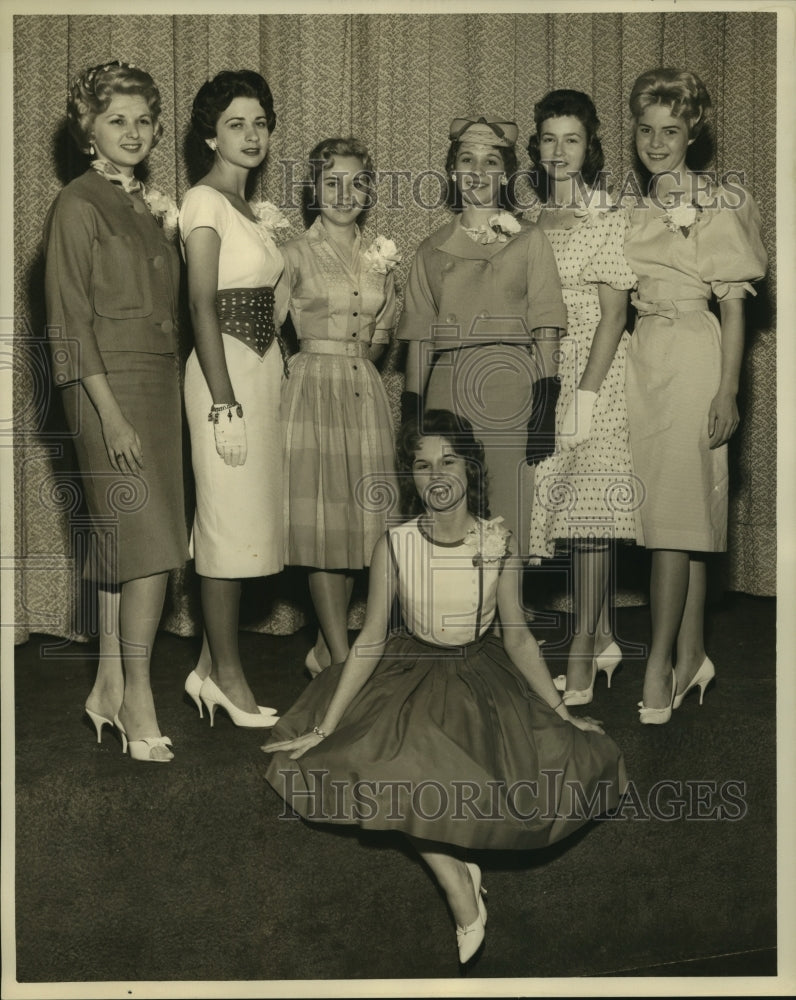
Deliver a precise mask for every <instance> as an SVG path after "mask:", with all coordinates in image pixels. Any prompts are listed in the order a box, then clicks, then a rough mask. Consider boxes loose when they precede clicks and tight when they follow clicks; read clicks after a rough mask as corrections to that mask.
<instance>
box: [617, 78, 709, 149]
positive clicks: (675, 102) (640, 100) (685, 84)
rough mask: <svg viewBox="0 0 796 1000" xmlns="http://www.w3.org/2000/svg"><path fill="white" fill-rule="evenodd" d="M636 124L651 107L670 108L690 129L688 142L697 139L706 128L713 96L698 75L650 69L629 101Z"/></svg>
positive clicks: (634, 88)
mask: <svg viewBox="0 0 796 1000" xmlns="http://www.w3.org/2000/svg"><path fill="white" fill-rule="evenodd" d="M628 103H629V104H630V112H631V114H632V115H633V118H634V120H636V121H638V119H639V118H640V117H641V115H642V114H643V113H644V112H645V111H646V110H647V108H648V107H650V105H652V104H663V105H665V106H666V107H668V108H671V113H672V115H673V116H674V117H675V118H682V119H684V120H685V122H686V123H687V125H688V135H689V138H691V139H695V138H696V137H697V136H698V135H699V133H700V132H701V131H702V129H703V128H704V127H705V124H706V113H707V111H708V109H709V108H710V94H708V91H707V88H706V87H705V84H704V83H703V82H702V81H701V80H700V79H699V77H698V76H697V75H696V73H691V72H689V71H688V70H680V69H663V68H661V69H651V70H648V71H647V72H646V73H642V74H641V76H640V77H639V78H638V79H637V80H636V82H635V83H634V84H633V90H632V91H631V93H630V98H629V100H628Z"/></svg>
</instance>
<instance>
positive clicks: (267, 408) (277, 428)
mask: <svg viewBox="0 0 796 1000" xmlns="http://www.w3.org/2000/svg"><path fill="white" fill-rule="evenodd" d="M201 227H207V228H210V229H213V230H215V232H217V233H218V235H219V237H220V239H221V250H220V255H219V262H218V288H219V290H223V289H253V288H273V286H274V285H275V284H276V283H277V281H278V279H279V276H280V275H281V273H282V268H283V261H282V255H281V254H280V252H279V250H278V249H277V247H276V244H275V243H274V241H273V239H272V237H271V235H270V233H269V231H268V230H267V229H266V227H265V226H264V225H263V224H262V223H259V224H258V223H255V222H252V221H250V220H249V219H248V218H246V216H245V215H242V214H241V213H240V212H238V211H237V209H235V208H234V207H233V206H232V204H231V203H230V202H229V201H228V200H227V199H226V198H225V197H224V195H223V194H221V192H219V191H216V190H215V189H214V188H211V187H208V186H207V185H197V186H196V187H193V188H191V189H190V190H189V191H188V192H187V194H186V195H185V198H184V200H183V203H182V206H181V208H180V237H181V242H182V248H183V254H184V252H185V241H186V240H187V239H188V237H189V236H190V234H191V233H192V232H193V231H194V229H198V228H201ZM262 321H263V324H264V325H270V326H271V327H272V328H273V313H271V315H270V316H267V317H263V318H262ZM221 337H222V341H223V344H224V355H225V357H226V362H227V368H228V370H229V375H230V379H231V381H232V388H233V390H234V392H235V397H236V399H237V401H238V402H239V403H241V404H242V406H243V413H244V419H245V421H246V438H247V447H248V454H247V457H246V462H245V464H243V465H239V466H234V467H233V466H230V465H227V464H226V463H225V462H224V460H223V459H222V458H221V456H220V455H219V454H218V453H217V451H216V446H215V435H214V431H213V424H212V423H211V422H210V421H209V420H208V419H207V415H208V413H209V412H210V407H211V406H212V403H213V400H212V397H211V395H210V389H209V387H208V385H207V382H206V380H205V377H204V374H203V373H202V368H201V365H200V364H199V358H198V357H197V354H196V351H195V350H193V351H192V352H191V354H190V356H189V358H188V361H187V364H186V369H185V390H184V391H185V410H186V415H187V418H188V427H189V429H190V434H191V460H192V463H193V472H194V479H195V482H196V513H195V516H194V523H193V533H192V537H191V545H192V550H193V554H194V558H195V560H196V572H197V573H199V574H200V575H201V576H211V577H219V578H226V579H236V578H243V577H255V576H267V575H269V574H272V573H278V572H279V571H280V570H281V569H283V567H284V560H283V531H282V426H281V421H280V412H279V407H280V392H281V386H282V380H283V377H284V375H283V363H282V354H281V350H280V345H279V343H278V342H277V340H276V338H274V339H273V340H272V341H271V343H270V345H269V346H268V348H267V350H266V351H265V353H264V354H263V355H262V356H260V355H259V353H258V352H257V351H256V350H254V349H253V346H252V347H250V346H248V345H247V343H246V342H245V341H244V340H243V339H240V338H237V337H234V336H230V335H228V334H226V333H222V335H221Z"/></svg>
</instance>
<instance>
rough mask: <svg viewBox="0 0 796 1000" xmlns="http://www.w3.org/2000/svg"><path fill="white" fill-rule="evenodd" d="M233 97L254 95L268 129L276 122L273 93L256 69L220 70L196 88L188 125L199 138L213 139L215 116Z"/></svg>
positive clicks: (271, 128) (218, 115)
mask: <svg viewBox="0 0 796 1000" xmlns="http://www.w3.org/2000/svg"><path fill="white" fill-rule="evenodd" d="M236 97H253V98H254V99H255V100H256V101H258V102H259V104H260V107H262V109H263V111H264V113H265V121H266V124H267V125H268V131H269V132H273V130H274V128H275V126H276V112H275V111H274V97H273V94H272V93H271V88H270V87H269V86H268V84H267V83H266V81H265V79H264V78H263V77H262V76H260V74H259V73H255V72H254V70H251V69H239V70H228V69H225V70H222V71H221V72H220V73H218V74H217V75H216V76H214V77H213V79H212V80H207V81H206V82H205V83H203V84H202V86H201V87H200V88H199V90H198V91H197V94H196V97H194V99H193V107H192V108H191V128H192V129H193V130H194V132H195V133H196V135H197V136H198V137H199V138H200V139H212V138H213V136H214V135H215V134H216V125H217V124H218V119H219V118H220V117H221V115H222V114H223V112H224V111H226V109H227V108H228V107H229V106H230V104H232V102H233V101H234V100H235V98H236Z"/></svg>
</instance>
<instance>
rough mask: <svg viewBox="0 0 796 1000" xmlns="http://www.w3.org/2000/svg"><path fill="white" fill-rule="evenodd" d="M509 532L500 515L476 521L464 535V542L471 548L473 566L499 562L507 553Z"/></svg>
mask: <svg viewBox="0 0 796 1000" xmlns="http://www.w3.org/2000/svg"><path fill="white" fill-rule="evenodd" d="M510 537H511V532H510V531H509V529H508V528H505V527H504V526H503V518H502V517H494V518H492V520H491V521H476V523H475V524H474V525H473V526H472V528H470V530H469V531H468V532H467V534H466V535H465V536H464V544H465V545H466V546H467V547H468V548H469V549H472V550H473V566H479V565H483V564H484V563H494V562H499V561H500V560H501V559H505V557H506V556H507V555H508V554H509V538H510Z"/></svg>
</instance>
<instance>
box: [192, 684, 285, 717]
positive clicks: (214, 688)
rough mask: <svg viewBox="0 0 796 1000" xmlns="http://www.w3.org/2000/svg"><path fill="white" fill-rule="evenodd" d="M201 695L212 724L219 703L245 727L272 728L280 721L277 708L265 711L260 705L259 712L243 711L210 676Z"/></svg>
mask: <svg viewBox="0 0 796 1000" xmlns="http://www.w3.org/2000/svg"><path fill="white" fill-rule="evenodd" d="M199 697H200V698H201V699H202V701H203V702H204V703H205V706H206V707H207V711H208V713H209V714H210V725H211V726H212V725H213V722H214V720H215V714H216V709H217V708H218V706H219V705H220V706H221V707H222V708H223V709H224V711H225V712H226V713H227V715H228V716H229V717H230V719H232V721H233V723H234V724H235V725H236V726H240V727H242V728H243V729H270V728H271V726H275V725H276V724H277V722H279V716H278V715H276V714H275V709H268V710H267V713H265V712H263V710H262V708H261V707H260V706H259V705H258V706H257V707H258V709H259V711H257V712H244V711H242V709H240V708H238V707H237V706H236V705H233V704H232V702H231V701H230V700H229V698H227V696H226V695H225V694H224V692H223V691H222V690H221V688H220V687H219V686H218V685H217V684H216V683H215V681H213V680H212V679H211V678H210V677H205V679H204V681H203V682H202V687H201V688H200V691H199Z"/></svg>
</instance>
